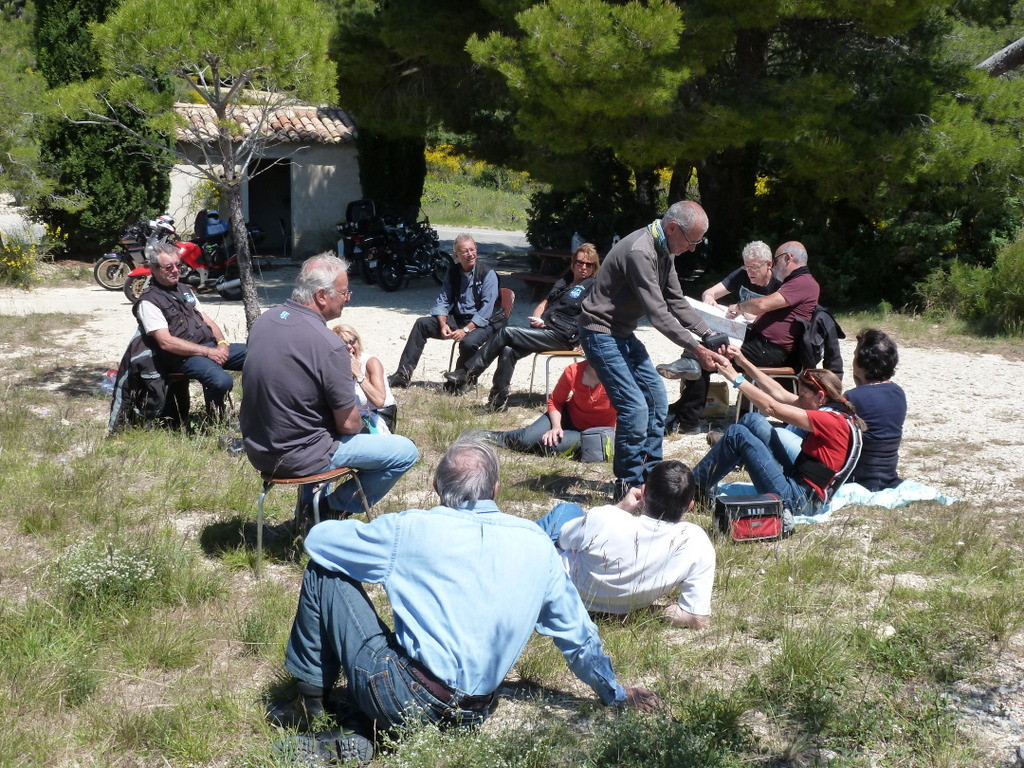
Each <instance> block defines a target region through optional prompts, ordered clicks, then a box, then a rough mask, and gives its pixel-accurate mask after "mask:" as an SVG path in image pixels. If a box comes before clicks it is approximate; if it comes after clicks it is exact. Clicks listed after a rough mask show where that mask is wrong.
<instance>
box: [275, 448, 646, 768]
mask: <svg viewBox="0 0 1024 768" xmlns="http://www.w3.org/2000/svg"><path fill="white" fill-rule="evenodd" d="M434 488H435V490H436V491H437V493H438V495H439V496H440V498H441V506H437V507H434V508H433V509H430V510H421V509H411V510H407V511H405V512H401V513H399V514H390V515H382V516H380V517H378V518H376V519H375V520H373V521H372V522H370V523H361V522H357V521H354V520H344V521H337V520H329V521H325V522H323V523H320V524H319V525H317V526H315V527H314V528H313V529H312V530H311V531H310V533H309V536H308V537H307V538H306V544H305V546H306V551H307V552H308V553H309V556H310V558H312V562H311V563H310V564H309V567H308V568H307V570H306V574H305V577H304V580H303V584H302V591H301V593H300V595H299V607H298V611H297V614H296V617H295V623H294V625H293V627H292V633H291V638H290V639H289V642H288V649H287V653H286V657H285V666H286V667H287V669H288V671H290V672H291V673H292V674H293V675H295V677H296V678H298V680H299V691H300V694H301V697H300V698H301V702H300V703H301V704H302V705H303V708H304V710H305V714H306V716H307V717H306V719H309V718H312V717H315V716H316V715H318V714H320V713H321V712H322V711H323V698H324V696H325V695H326V694H328V693H329V692H330V690H331V688H332V687H333V686H334V684H335V682H336V681H337V679H338V676H339V674H340V673H341V672H344V674H345V676H346V678H347V679H348V693H349V697H350V698H351V700H352V701H353V703H354V704H355V705H356V707H358V708H359V709H360V710H361V711H362V712H363V713H364V714H366V715H367V716H368V717H369V718H370V719H372V720H374V721H375V722H376V724H377V727H379V728H383V729H392V728H396V727H400V726H402V725H404V724H406V723H409V722H419V721H428V722H434V723H438V724H440V725H452V726H472V725H478V724H480V723H482V722H483V721H484V720H485V719H486V718H487V716H488V715H489V714H490V712H491V711H492V710H493V708H494V704H495V700H496V690H497V688H498V687H499V686H500V685H501V682H502V680H503V679H504V678H505V675H506V674H507V673H508V671H509V670H510V669H511V668H512V665H513V664H514V663H515V662H516V660H517V659H518V658H519V655H520V654H521V653H522V651H523V649H524V648H525V647H526V643H527V641H528V640H529V639H530V635H531V634H532V633H533V631H534V630H536V631H537V632H539V633H540V634H542V635H548V636H550V637H551V638H552V640H554V642H555V645H557V646H558V648H559V650H561V651H562V654H563V656H564V657H565V660H566V662H567V663H568V665H569V668H570V669H571V670H572V672H573V674H575V675H576V676H577V677H578V678H579V679H580V680H582V681H583V682H585V683H586V684H587V685H589V686H590V687H591V688H593V689H594V691H595V692H596V693H597V695H598V696H599V697H600V699H601V701H602V702H603V703H605V704H608V705H613V706H618V705H623V704H625V705H630V706H634V707H637V708H639V709H644V710H646V709H652V708H655V707H658V706H660V705H661V701H660V699H659V698H658V697H657V696H656V695H655V694H654V693H652V692H651V691H648V690H645V689H643V688H628V687H623V686H622V685H620V684H619V683H618V682H616V680H615V673H614V672H613V671H612V666H611V662H610V661H609V659H608V657H607V656H606V655H605V654H604V651H603V650H602V647H601V640H600V638H599V637H598V635H597V627H595V626H594V623H593V622H592V621H591V620H590V617H589V616H588V615H587V610H586V608H585V607H584V605H583V602H582V601H581V600H580V597H579V594H578V593H577V591H576V588H575V587H574V586H573V585H572V582H571V581H570V580H569V577H568V576H567V575H566V572H565V568H564V567H563V566H562V564H561V561H560V559H559V557H558V553H557V552H556V550H555V548H554V546H553V545H552V544H551V540H550V539H549V538H548V537H547V536H546V535H545V534H544V533H543V531H541V530H540V528H538V527H537V525H536V524H535V523H533V522H531V521H529V520H524V519H521V518H518V517H513V516H512V515H507V514H504V513H502V512H500V511H499V510H498V508H497V506H496V505H495V503H494V497H495V495H496V492H497V488H498V458H497V454H496V453H495V450H494V448H493V447H492V446H491V445H490V444H489V443H486V442H484V441H483V440H482V439H480V438H479V437H476V436H472V435H470V436H463V437H462V438H460V439H459V440H458V441H456V442H455V444H453V445H452V447H451V448H450V449H449V450H448V452H447V453H446V454H445V456H444V458H443V459H442V460H441V462H440V464H439V465H438V467H437V471H436V473H435V476H434ZM360 582H368V583H372V584H383V586H384V590H385V591H386V592H387V596H388V599H389V600H390V601H391V607H392V609H393V611H394V621H395V631H394V632H391V631H390V630H389V629H388V628H387V627H386V626H385V625H384V624H383V623H382V622H381V621H380V619H379V618H378V616H377V613H376V611H375V610H374V608H373V605H372V604H371V603H370V601H369V599H368V598H367V596H366V594H365V592H364V591H363V588H362V586H361V585H360ZM355 738H359V737H357V736H355V735H351V736H346V737H340V738H339V736H338V733H337V732H333V733H332V734H328V735H326V736H325V735H319V736H306V737H298V739H299V740H301V739H305V741H304V742H303V743H304V744H305V746H306V748H307V749H311V748H312V747H311V745H315V746H316V748H317V749H320V750H321V751H320V752H319V753H318V754H320V755H321V757H325V756H326V757H334V758H335V759H337V758H338V757H349V758H352V757H355V758H356V759H364V758H365V759H366V760H369V756H370V754H372V752H369V751H359V750H355V751H353V750H352V749H351V746H352V743H353V739H355ZM317 739H319V741H317ZM293 741H294V740H293ZM364 741H365V739H364ZM325 744H326V745H328V747H327V751H326V752H324V751H323V750H324V749H325V748H324V745H325ZM346 747H349V750H348V751H346V749H345V748H346ZM314 751H315V750H314Z"/></svg>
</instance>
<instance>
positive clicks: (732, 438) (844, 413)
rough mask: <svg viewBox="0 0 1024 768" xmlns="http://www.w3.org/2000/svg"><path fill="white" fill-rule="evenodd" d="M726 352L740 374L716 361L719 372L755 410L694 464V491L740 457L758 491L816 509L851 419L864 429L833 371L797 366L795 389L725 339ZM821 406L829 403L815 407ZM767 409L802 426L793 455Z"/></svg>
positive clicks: (837, 465)
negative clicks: (800, 369)
mask: <svg viewBox="0 0 1024 768" xmlns="http://www.w3.org/2000/svg"><path fill="white" fill-rule="evenodd" d="M729 357H731V358H732V359H733V360H735V361H736V362H737V363H739V364H740V365H741V366H742V367H743V369H744V370H745V371H746V372H747V373H746V375H743V374H740V373H738V372H737V371H736V369H735V368H734V367H733V366H732V365H731V364H725V365H719V366H718V370H719V373H721V374H722V375H723V376H725V378H726V379H727V380H728V381H729V382H730V383H731V384H732V385H733V387H735V388H736V389H739V390H740V392H742V393H743V395H744V396H745V397H746V398H747V399H748V400H750V402H752V403H753V404H754V405H756V406H757V407H758V409H759V410H760V411H761V413H748V414H746V415H745V416H744V417H743V418H742V419H740V422H739V423H738V424H733V425H732V426H730V427H729V428H728V429H727V430H725V434H724V435H722V437H721V439H720V440H719V441H718V442H717V443H715V445H714V447H712V449H711V450H710V451H708V454H707V456H705V457H704V458H703V459H701V460H700V462H699V463H698V464H697V466H696V467H694V468H693V477H694V480H695V481H696V484H697V487H698V489H699V491H700V492H701V493H702V494H705V495H707V494H710V492H711V491H712V489H713V488H714V487H715V486H716V485H717V484H718V482H719V481H720V480H721V479H722V478H724V477H725V476H726V475H728V474H729V473H730V472H732V471H733V470H734V469H736V468H737V467H738V466H740V465H742V466H744V467H745V468H746V470H747V473H748V474H749V475H750V481H751V482H752V483H753V484H754V488H755V489H756V490H757V492H758V493H773V494H775V495H776V496H778V497H780V498H782V499H783V500H784V501H785V502H786V506H787V508H788V509H789V510H790V511H791V512H792V513H793V514H794V515H810V514H814V511H815V510H816V509H817V508H818V507H819V506H820V505H821V504H822V502H823V501H824V500H825V491H826V489H827V488H828V485H829V483H830V482H831V480H832V478H833V477H834V476H835V475H836V473H837V472H838V471H839V470H840V469H842V467H843V464H845V463H846V458H847V456H848V455H849V452H850V438H851V431H850V421H849V420H851V419H852V420H853V421H854V423H855V424H856V427H857V428H858V429H860V430H862V431H863V430H864V422H863V421H862V420H861V419H860V418H859V417H858V416H857V414H856V413H855V412H854V408H853V406H852V405H851V404H850V403H849V401H848V400H846V398H844V397H843V385H842V382H840V381H839V377H838V376H836V375H835V374H834V373H832V371H827V370H825V369H823V368H809V369H807V370H805V371H803V372H801V374H800V376H799V379H798V387H797V393H796V394H793V393H792V392H789V391H788V390H786V389H785V388H784V387H782V385H780V384H779V383H778V382H777V381H775V380H774V379H772V378H771V377H769V376H767V375H766V374H764V373H763V372H762V371H760V370H759V369H758V368H757V367H756V366H755V365H754V364H753V363H751V362H750V361H749V360H747V359H746V358H745V357H744V356H743V353H742V352H740V351H739V349H738V348H736V347H729ZM755 385H756V386H755ZM826 406H827V407H828V410H821V409H823V408H825V407H826ZM762 414H764V415H762ZM767 417H770V418H773V419H779V420H780V421H783V422H785V423H786V424H792V425H793V426H796V427H799V428H800V429H802V430H806V432H807V436H806V437H804V441H803V446H802V447H801V450H800V453H799V454H798V455H797V457H796V459H795V460H791V459H790V458H789V456H788V455H787V453H786V449H785V446H784V445H783V444H782V442H781V441H780V439H779V437H778V435H777V434H776V432H775V430H774V429H773V428H772V425H771V424H770V423H769V422H768V418H767Z"/></svg>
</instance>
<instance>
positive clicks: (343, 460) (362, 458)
mask: <svg viewBox="0 0 1024 768" xmlns="http://www.w3.org/2000/svg"><path fill="white" fill-rule="evenodd" d="M337 438H338V449H337V450H336V451H335V452H334V456H332V457H331V461H330V463H329V464H328V465H327V466H326V467H321V468H320V469H319V470H317V471H318V472H326V471H327V470H329V469H337V468H338V467H351V468H352V469H358V470H359V482H360V483H361V484H362V486H363V493H365V494H366V502H367V504H369V505H370V506H371V507H372V506H373V505H374V504H376V503H377V502H378V501H380V500H381V499H383V498H384V497H385V496H386V495H387V492H388V491H390V490H391V488H392V487H393V486H394V484H395V483H397V482H398V480H399V478H400V477H401V476H402V475H404V474H405V473H406V472H408V471H409V468H410V467H411V466H412V465H413V464H415V463H416V460H417V459H418V458H419V456H420V453H419V451H418V450H417V449H416V445H415V444H414V443H413V441H412V440H410V439H409V438H407V437H403V436H402V435H363V434H359V435H338V436H337ZM310 498H312V494H311V493H310ZM328 503H329V504H330V505H331V509H333V510H334V511H335V512H341V513H345V514H348V515H354V514H357V513H359V512H362V511H363V504H362V502H361V501H360V499H359V491H358V490H357V489H356V484H355V483H354V482H352V481H349V482H347V483H343V484H342V485H340V486H338V488H337V489H336V490H335V491H334V493H332V494H331V495H330V496H329V497H328Z"/></svg>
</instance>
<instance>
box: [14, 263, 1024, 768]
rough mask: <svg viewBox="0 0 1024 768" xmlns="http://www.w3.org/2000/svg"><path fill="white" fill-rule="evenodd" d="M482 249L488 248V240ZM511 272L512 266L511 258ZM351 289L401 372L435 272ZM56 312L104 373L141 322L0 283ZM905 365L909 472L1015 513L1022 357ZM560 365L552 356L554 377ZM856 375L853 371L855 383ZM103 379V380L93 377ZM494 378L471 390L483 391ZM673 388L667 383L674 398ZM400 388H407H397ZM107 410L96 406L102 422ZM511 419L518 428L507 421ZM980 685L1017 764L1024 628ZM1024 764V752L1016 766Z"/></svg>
mask: <svg viewBox="0 0 1024 768" xmlns="http://www.w3.org/2000/svg"><path fill="white" fill-rule="evenodd" d="M481 250H482V252H484V253H486V252H487V251H486V250H485V249H484V248H482V249H481ZM503 269H504V267H503ZM295 271H296V267H295V265H294V264H291V263H287V264H285V265H282V266H280V267H276V268H273V269H270V270H267V271H265V272H264V274H263V285H264V287H263V289H262V303H263V306H264V307H269V306H272V305H273V304H276V303H278V302H280V301H282V300H283V299H285V298H287V295H288V292H289V291H290V287H291V282H292V279H293V278H294V274H295ZM506 284H508V285H510V287H512V288H513V289H515V290H516V291H517V292H521V293H520V298H519V299H518V300H517V302H516V306H515V310H514V313H513V317H512V323H513V324H520V325H525V324H526V317H527V316H529V315H531V314H533V305H532V303H531V302H530V301H529V300H528V298H523V297H525V296H527V293H526V291H525V290H523V288H524V286H522V285H521V284H515V283H514V282H513V281H506ZM352 288H353V291H354V295H353V297H352V301H351V303H350V305H349V306H348V307H347V308H346V309H345V312H344V315H343V317H342V321H343V322H346V323H348V324H350V325H352V326H354V327H355V328H357V329H358V330H359V331H360V332H361V334H362V336H363V339H364V345H365V346H366V348H367V349H368V350H369V351H371V352H372V353H375V354H377V355H379V356H380V358H381V359H382V360H383V362H384V367H385V370H386V371H387V372H391V371H393V370H394V369H395V366H396V364H397V362H398V358H399V355H400V353H401V351H402V347H403V345H404V343H405V338H406V334H407V333H408V331H409V329H410V327H411V325H412V322H413V320H414V319H415V318H416V317H417V316H419V315H420V314H424V313H425V312H426V311H427V310H428V309H429V307H430V305H431V304H432V302H433V299H434V297H435V295H436V292H437V286H436V285H435V284H434V283H433V282H432V281H431V280H430V279H429V278H420V279H417V280H413V281H412V282H411V283H410V284H409V285H407V286H406V287H405V288H403V289H402V290H400V291H398V292H396V293H390V294H388V293H384V292H383V291H381V290H380V289H379V288H378V287H376V286H367V285H363V284H362V283H361V282H360V281H359V280H358V279H356V280H354V281H353V285H352ZM203 305H204V309H205V311H206V312H207V313H208V314H209V315H210V316H211V317H212V318H213V319H214V320H216V322H217V323H219V324H220V326H221V327H222V328H223V330H224V331H225V333H226V335H227V337H228V338H229V339H231V340H238V341H241V340H244V337H245V322H244V317H243V313H242V307H241V303H240V302H225V301H222V300H220V299H219V298H217V297H211V298H207V299H204V300H203ZM37 312H56V313H66V314H69V315H78V316H82V315H84V316H86V317H87V318H88V320H87V322H86V323H85V325H84V326H82V327H81V328H80V329H77V330H73V331H70V332H68V333H66V334H65V335H64V336H63V337H62V338H60V339H59V340H58V341H57V343H58V344H59V345H60V346H61V347H62V350H63V353H64V354H65V355H66V356H67V361H68V364H69V365H74V364H79V365H85V366H90V367H95V368H96V369H97V370H102V369H106V368H114V367H116V366H117V363H118V360H119V359H120V356H121V353H122V352H123V350H124V348H125V345H126V343H127V341H128V339H129V337H130V336H131V334H132V332H133V330H134V327H135V323H134V320H133V318H132V315H131V312H130V306H129V304H128V301H127V300H126V299H125V298H124V297H123V296H122V295H121V294H120V293H114V292H109V291H105V290H103V289H102V288H100V287H98V286H96V285H95V284H81V285H76V286H74V287H59V288H41V289H37V290H33V291H21V290H6V289H5V290H0V314H8V315H10V314H13V315H24V314H28V313H37ZM847 330H848V331H850V337H851V338H850V339H848V340H847V341H846V342H845V343H844V347H843V353H844V358H845V359H846V360H849V359H850V356H851V355H852V343H851V342H852V337H853V336H854V335H855V333H856V331H857V330H858V329H856V328H848V329H847ZM638 335H639V336H640V338H641V339H642V340H643V341H644V342H645V344H647V346H648V349H649V351H650V352H651V356H652V358H653V359H654V360H655V361H656V362H661V361H667V360H671V359H673V358H674V357H675V356H676V354H677V352H676V349H675V347H674V345H673V344H671V343H670V342H669V341H668V340H667V339H665V338H664V337H662V336H661V335H660V334H658V333H657V332H656V331H655V330H654V329H653V328H651V327H649V326H646V327H642V328H641V329H640V330H639V331H638ZM897 340H898V342H899V343H900V366H899V369H898V370H897V375H896V377H895V378H896V380H897V381H898V382H899V383H900V384H901V385H902V386H903V388H904V389H905V390H906V392H907V400H908V404H909V415H908V418H907V423H906V430H905V437H904V442H903V449H902V463H901V473H902V475H903V476H904V477H907V478H911V479H914V480H918V481H920V482H923V483H927V484H929V485H932V486H935V487H937V488H939V489H940V490H941V491H943V492H945V493H947V494H950V495H952V496H956V497H959V498H962V499H965V500H967V501H968V502H969V503H970V505H972V506H974V505H977V506H978V507H979V508H980V507H981V505H984V506H985V508H987V509H989V510H995V511H997V512H1003V513H1005V514H1007V515H1012V514H1016V513H1017V512H1018V511H1019V510H1020V509H1021V508H1022V506H1024V505H1022V496H1024V420H1022V419H1020V418H1018V417H1016V415H1015V411H1016V404H1017V403H1021V402H1024V362H1022V361H1019V360H1017V361H1015V360H1010V359H1007V358H1005V357H1003V356H1001V355H996V354H981V353H976V352H974V351H972V349H970V348H963V349H959V350H949V349H929V348H923V347H918V346H915V345H914V344H913V343H909V342H905V341H902V340H900V339H899V337H898V335H897ZM450 349H451V345H450V344H448V343H447V342H436V341H435V342H431V343H429V344H428V345H427V349H426V353H425V354H424V357H423V360H422V362H421V363H420V367H419V369H418V370H417V372H416V375H415V376H414V381H417V380H418V381H428V382H437V381H439V380H440V376H441V373H442V372H443V371H444V370H446V369H447V365H448V356H449V352H450ZM560 368H561V365H554V366H553V371H552V378H553V379H554V377H556V376H557V374H558V371H559V370H560ZM850 378H851V375H850V374H849V373H847V383H848V384H849V383H850V382H849V380H850ZM529 379H530V358H526V359H524V360H523V361H522V362H521V363H520V364H519V366H518V369H517V371H516V378H515V380H514V382H513V387H514V388H515V389H518V390H520V391H525V390H526V389H527V387H528V385H529ZM98 383H99V382H98V381H97V384H98ZM543 386H544V370H543V362H541V363H540V364H539V365H538V367H537V382H536V383H535V385H534V387H535V391H536V390H539V389H541V388H542V387H543ZM486 394H487V386H481V387H480V388H479V390H477V392H476V393H475V394H474V395H471V396H475V397H478V398H480V399H481V401H482V400H483V398H485V397H486ZM674 396H675V392H674V385H673V384H670V385H669V397H670V400H672V399H674ZM399 397H401V395H399ZM104 419H105V414H101V413H98V414H97V421H98V422H100V421H102V420H104ZM510 426H511V425H510ZM702 445H703V439H702V438H701V437H700V436H685V437H673V438H671V439H670V440H669V441H668V442H667V444H666V451H665V453H666V455H667V456H670V457H674V456H679V457H680V458H685V457H687V456H692V455H694V454H696V455H700V454H699V453H697V451H698V450H699V449H698V446H702ZM984 678H985V679H984V682H983V683H982V682H979V683H977V684H975V685H963V686H961V688H960V690H957V691H955V692H954V693H953V702H954V706H955V707H956V708H957V709H958V710H959V711H962V712H963V714H964V717H965V720H966V722H967V723H968V725H969V727H971V728H974V729H977V731H978V732H979V735H980V736H981V739H982V742H983V743H986V744H988V745H989V749H990V750H991V751H990V752H989V755H990V757H991V764H993V765H1003V766H1011V765H1014V764H1015V762H1016V761H1017V749H1018V746H1019V745H1024V682H1022V681H1024V637H1022V636H1018V637H1016V638H1014V640H1013V641H1012V642H1011V643H1010V647H1009V648H1008V649H1007V651H1006V652H1005V653H1004V654H1003V655H1002V657H1001V658H1000V659H999V660H998V661H997V662H996V663H995V664H994V665H993V666H992V668H991V669H989V670H987V671H986V674H985V676H984ZM1020 764H1021V765H1024V761H1022V762H1021V763H1020Z"/></svg>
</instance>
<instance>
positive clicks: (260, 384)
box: [239, 253, 419, 517]
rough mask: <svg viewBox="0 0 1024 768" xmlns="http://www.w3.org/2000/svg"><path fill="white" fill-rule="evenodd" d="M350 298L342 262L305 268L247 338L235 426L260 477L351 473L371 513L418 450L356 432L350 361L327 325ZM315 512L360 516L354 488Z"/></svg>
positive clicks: (311, 262) (309, 263)
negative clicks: (355, 471)
mask: <svg viewBox="0 0 1024 768" xmlns="http://www.w3.org/2000/svg"><path fill="white" fill-rule="evenodd" d="M351 296H352V291H350V290H349V288H348V264H347V262H346V261H345V260H344V259H339V258H338V257H337V256H334V255H333V254H330V253H322V254H320V255H318V256H312V257H310V258H309V259H307V260H306V261H305V263H303V265H302V268H301V270H299V275H298V277H297V278H296V280H295V288H294V290H293V291H292V297H291V299H289V300H288V301H286V302H285V303H284V304H280V305H278V306H276V307H274V308H272V309H268V310H267V311H266V312H264V313H263V315H262V316H261V317H260V318H259V319H258V320H257V321H256V323H255V324H254V325H253V327H252V330H250V331H249V350H250V357H249V364H247V365H246V367H245V370H244V371H243V372H242V390H243V395H242V407H241V410H240V412H239V421H240V424H241V427H242V437H243V444H244V446H245V452H246V455H247V456H248V457H249V461H250V462H251V463H252V465H253V466H254V467H256V469H258V470H260V471H261V472H269V473H271V474H273V475H278V476H284V477H305V476H308V475H312V474H316V473H319V472H326V471H327V470H329V469H336V468H338V467H352V468H354V469H358V470H359V479H360V481H361V483H362V486H363V490H364V491H365V493H366V500H367V503H369V504H371V505H373V504H375V503H376V502H378V501H379V500H380V499H382V498H383V497H384V495H385V494H387V492H388V491H389V490H391V487H392V486H393V485H394V484H395V483H396V482H398V480H399V478H401V477H402V475H404V474H405V473H406V472H407V471H408V470H409V468H410V467H411V466H412V465H413V464H415V463H416V459H417V458H419V452H418V451H417V450H416V446H415V445H413V443H412V441H411V440H409V439H408V438H406V437H402V436H400V435H381V434H377V435H372V434H360V432H361V431H362V429H363V420H362V416H361V415H360V413H359V402H358V400H357V399H356V395H355V381H354V379H353V378H352V358H351V354H350V353H349V350H348V347H347V346H346V344H345V342H343V341H342V340H341V338H339V337H338V335H337V334H335V333H333V332H332V331H331V330H330V329H329V328H328V327H327V322H328V321H329V320H336V319H337V318H338V317H340V316H341V312H342V310H343V309H344V308H345V305H346V304H347V303H348V301H349V299H350V298H351ZM321 505H322V508H321V509H320V510H319V513H320V516H321V517H346V516H348V515H350V514H353V513H355V512H359V511H361V510H362V506H361V501H360V499H359V496H358V493H357V489H356V487H355V483H354V482H351V481H350V482H348V483H345V484H343V485H341V486H339V487H338V489H337V490H336V491H335V492H334V493H332V494H331V495H330V496H328V497H326V498H325V499H323V500H321Z"/></svg>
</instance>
